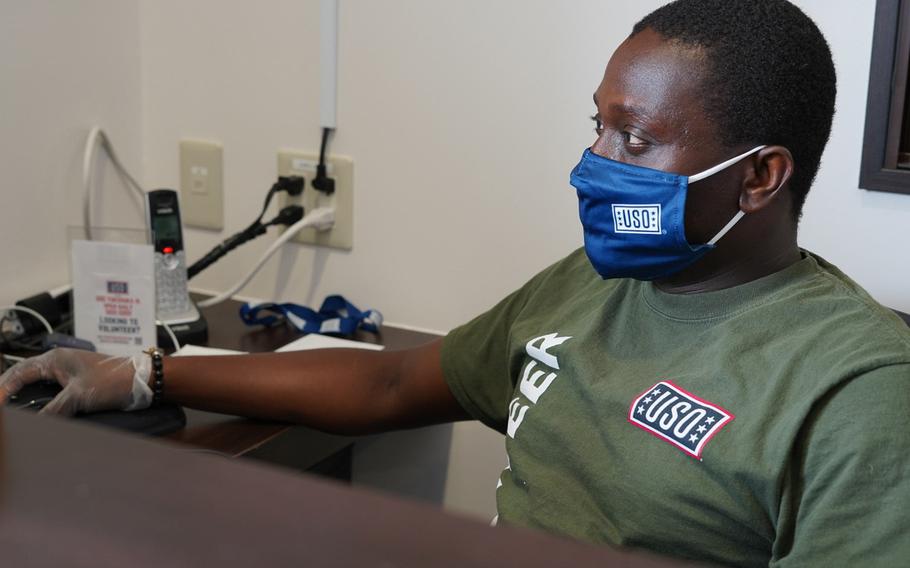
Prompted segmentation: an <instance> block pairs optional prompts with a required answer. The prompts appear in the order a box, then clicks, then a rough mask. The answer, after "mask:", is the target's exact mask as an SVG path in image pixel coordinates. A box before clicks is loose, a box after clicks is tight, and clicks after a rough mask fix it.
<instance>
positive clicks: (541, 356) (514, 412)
mask: <svg viewBox="0 0 910 568" xmlns="http://www.w3.org/2000/svg"><path fill="white" fill-rule="evenodd" d="M569 339H572V337H571V336H562V337H561V336H560V335H559V334H558V333H548V334H547V335H541V336H540V337H535V338H534V339H532V340H531V341H528V342H527V344H525V351H526V352H527V353H528V356H529V357H531V358H532V359H534V360H533V361H529V362H528V364H527V365H525V367H524V369H523V370H522V373H521V377H520V378H519V385H518V390H519V392H520V393H521V394H522V396H524V397H525V398H527V399H528V400H529V401H530V402H531V404H529V405H526V404H521V397H516V398H515V399H513V400H512V402H511V403H509V423H508V426H507V428H506V433H507V434H508V435H509V437H510V438H515V434H516V433H517V432H518V428H519V426H521V422H522V421H523V420H524V418H525V413H526V412H527V411H528V409H529V408H531V405H534V404H537V402H538V401H539V400H540V397H542V396H543V394H544V393H545V392H547V389H549V388H550V386H551V385H552V384H553V381H555V380H556V377H557V375H556V373H552V372H551V373H548V372H546V371H542V370H540V369H537V364H538V363H542V364H543V365H546V366H547V367H549V368H551V369H555V370H557V371H558V370H559V360H558V359H557V358H556V355H553V354H552V353H550V352H549V350H550V349H552V348H553V347H557V346H559V345H562V344H563V343H565V342H566V341H568V340H569ZM535 369H536V370H535Z"/></svg>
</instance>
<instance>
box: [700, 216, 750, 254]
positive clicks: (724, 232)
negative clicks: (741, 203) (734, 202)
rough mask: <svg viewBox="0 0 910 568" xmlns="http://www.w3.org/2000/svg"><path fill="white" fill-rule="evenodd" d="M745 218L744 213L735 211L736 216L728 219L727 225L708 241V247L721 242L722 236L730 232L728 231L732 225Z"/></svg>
mask: <svg viewBox="0 0 910 568" xmlns="http://www.w3.org/2000/svg"><path fill="white" fill-rule="evenodd" d="M745 216H746V212H745V211H742V210H740V211H737V212H736V215H734V216H733V218H732V219H730V222H729V223H727V224H726V225H724V228H723V229H721V230H720V231H719V232H718V233H717V234H716V235H714V238H713V239H711V240H710V241H708V246H714V245H716V244H717V241H719V240H721V239H722V238H723V237H724V235H726V234H727V233H728V232H730V229H732V228H733V226H734V225H736V224H737V223H739V220H740V219H742V218H743V217H745Z"/></svg>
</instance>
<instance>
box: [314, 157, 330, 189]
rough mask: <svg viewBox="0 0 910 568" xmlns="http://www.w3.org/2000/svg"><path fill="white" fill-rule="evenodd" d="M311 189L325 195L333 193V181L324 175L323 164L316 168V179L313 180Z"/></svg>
mask: <svg viewBox="0 0 910 568" xmlns="http://www.w3.org/2000/svg"><path fill="white" fill-rule="evenodd" d="M313 189H315V190H316V191H321V192H323V193H324V194H326V195H332V194H333V193H335V179H334V178H330V177H329V176H328V175H327V174H326V170H325V164H319V165H318V166H316V177H315V178H313Z"/></svg>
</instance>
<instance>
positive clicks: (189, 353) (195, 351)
mask: <svg viewBox="0 0 910 568" xmlns="http://www.w3.org/2000/svg"><path fill="white" fill-rule="evenodd" d="M198 355H246V352H245V351H234V350H232V349H216V348H215V347H202V346H200V345H184V346H183V347H181V348H180V351H178V352H176V353H174V356H175V357H194V356H198Z"/></svg>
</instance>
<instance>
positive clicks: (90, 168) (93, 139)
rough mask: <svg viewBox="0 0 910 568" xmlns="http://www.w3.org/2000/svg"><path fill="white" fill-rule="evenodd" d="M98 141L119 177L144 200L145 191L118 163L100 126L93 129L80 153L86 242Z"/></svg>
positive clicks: (110, 144) (90, 231) (89, 233)
mask: <svg viewBox="0 0 910 568" xmlns="http://www.w3.org/2000/svg"><path fill="white" fill-rule="evenodd" d="M99 141H100V143H101V146H102V147H103V148H104V150H105V151H106V152H107V155H108V156H110V158H111V162H113V163H114V167H115V168H117V171H118V172H120V175H122V176H123V177H124V178H126V180H127V182H129V183H128V185H129V186H130V187H131V188H132V189H133V190H134V191H136V193H138V194H139V196H140V197H141V198H142V199H143V200H144V199H145V190H144V189H143V188H142V186H141V185H140V184H139V182H138V181H136V178H134V177H133V176H132V175H130V172H129V171H128V170H127V169H126V166H124V165H123V162H121V161H120V158H119V157H118V156H117V152H116V151H115V150H114V145H113V143H111V139H110V138H108V135H107V133H105V132H104V130H103V129H102V128H101V127H100V126H95V127H93V128H92V130H91V132H89V134H88V138H86V140H85V150H84V151H83V153H82V187H83V189H84V191H85V195H84V211H83V222H84V223H85V237H86V238H87V239H88V240H93V239H92V223H93V221H92V209H93V201H94V193H95V192H94V185H95V151H96V150H97V149H98V145H99Z"/></svg>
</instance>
